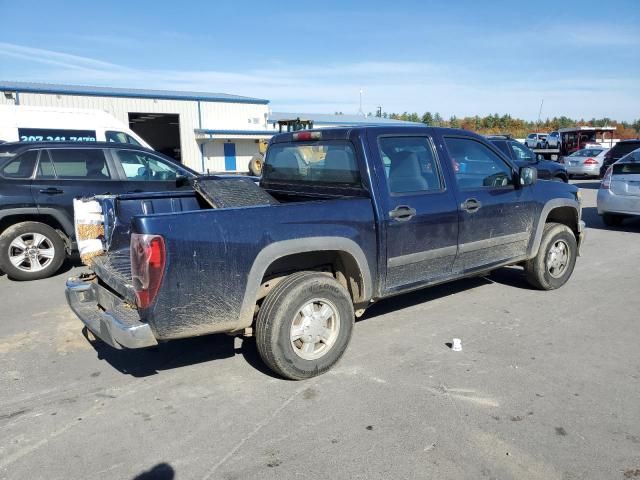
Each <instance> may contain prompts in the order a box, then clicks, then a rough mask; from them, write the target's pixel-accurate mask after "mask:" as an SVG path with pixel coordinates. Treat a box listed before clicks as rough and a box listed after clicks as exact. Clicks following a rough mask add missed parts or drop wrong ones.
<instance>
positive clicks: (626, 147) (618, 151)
mask: <svg viewBox="0 0 640 480" xmlns="http://www.w3.org/2000/svg"><path fill="white" fill-rule="evenodd" d="M638 147H640V142H627V143H618V144H617V145H614V147H613V153H614V157H615V158H620V157H623V156H624V155H626V154H627V153H629V152H633V151H634V150H635V149H636V148H638Z"/></svg>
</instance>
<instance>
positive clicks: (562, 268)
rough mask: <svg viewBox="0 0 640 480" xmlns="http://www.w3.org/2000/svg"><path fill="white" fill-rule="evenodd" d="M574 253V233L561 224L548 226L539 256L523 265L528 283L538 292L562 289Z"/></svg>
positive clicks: (576, 247)
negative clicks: (537, 289)
mask: <svg viewBox="0 0 640 480" xmlns="http://www.w3.org/2000/svg"><path fill="white" fill-rule="evenodd" d="M577 253H578V244H577V242H576V236H575V235H574V233H573V231H572V230H571V229H570V228H569V227H567V226H566V225H563V224H561V223H547V224H546V225H545V226H544V231H543V232H542V240H541V241H540V247H539V249H538V254H537V255H536V256H535V257H534V258H532V259H530V260H528V261H527V262H526V263H525V266H524V271H525V276H526V278H527V281H528V282H529V283H530V284H531V285H532V286H534V287H535V288H539V289H540V290H553V289H556V288H559V287H561V286H562V285H564V284H565V283H567V280H569V277H571V274H572V273H573V268H574V267H575V264H576V257H577Z"/></svg>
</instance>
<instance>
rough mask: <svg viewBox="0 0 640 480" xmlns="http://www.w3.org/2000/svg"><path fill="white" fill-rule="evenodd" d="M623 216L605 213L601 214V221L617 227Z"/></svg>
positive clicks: (620, 223) (608, 225)
mask: <svg viewBox="0 0 640 480" xmlns="http://www.w3.org/2000/svg"><path fill="white" fill-rule="evenodd" d="M623 220H624V217H623V216H622V215H615V214H613V213H605V214H604V215H602V221H603V222H604V224H605V225H606V226H607V227H619V226H620V225H622V221H623Z"/></svg>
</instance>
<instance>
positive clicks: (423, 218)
mask: <svg viewBox="0 0 640 480" xmlns="http://www.w3.org/2000/svg"><path fill="white" fill-rule="evenodd" d="M374 135H375V134H372V137H373V136H374ZM371 140H372V143H371V144H372V145H375V144H376V143H377V145H378V147H377V149H376V150H377V151H376V154H377V156H378V157H379V158H380V161H379V162H378V166H380V165H381V166H382V168H383V171H382V172H380V173H379V177H381V178H382V179H383V180H384V181H383V183H384V185H383V186H382V192H383V194H382V197H383V199H384V207H383V208H384V211H385V218H384V228H385V231H386V245H387V252H386V253H387V255H386V257H387V259H386V279H385V291H386V292H387V293H393V292H394V291H399V290H403V289H406V288H411V287H413V286H418V285H420V284H424V283H428V282H431V281H435V280H437V279H438V278H444V277H446V276H449V275H450V274H451V270H452V266H453V262H454V259H455V256H456V253H457V240H458V213H457V208H456V199H455V197H454V195H453V192H452V189H451V188H448V187H447V185H446V182H445V178H444V175H443V171H442V167H441V164H440V161H439V159H438V157H437V155H436V150H435V148H434V143H433V140H432V138H431V137H430V136H428V135H416V136H394V135H390V136H387V135H383V136H381V137H379V138H377V139H375V138H372V139H371ZM385 193H386V195H385Z"/></svg>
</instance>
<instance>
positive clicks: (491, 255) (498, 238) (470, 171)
mask: <svg viewBox="0 0 640 480" xmlns="http://www.w3.org/2000/svg"><path fill="white" fill-rule="evenodd" d="M444 143H445V146H446V149H447V151H448V153H449V156H450V157H451V161H452V162H455V164H456V165H458V167H457V168H456V171H455V181H456V184H457V200H458V207H459V219H460V223H459V225H460V226H459V246H458V256H457V257H456V261H455V264H454V271H458V272H470V271H474V270H482V269H484V268H486V267H490V266H491V265H492V264H499V263H502V262H505V261H507V260H512V259H516V258H519V257H522V256H524V255H525V253H526V251H527V246H528V243H529V238H530V235H531V232H532V228H533V219H534V216H535V213H536V206H535V202H534V200H533V194H532V192H531V188H516V187H515V172H514V168H513V167H512V166H511V165H510V164H509V163H508V162H507V161H506V160H505V159H503V158H502V157H501V156H500V155H499V154H498V153H497V151H496V150H494V149H493V148H491V147H490V146H489V145H488V144H486V143H485V142H482V141H480V140H478V139H476V138H474V137H465V136H445V137H444Z"/></svg>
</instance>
